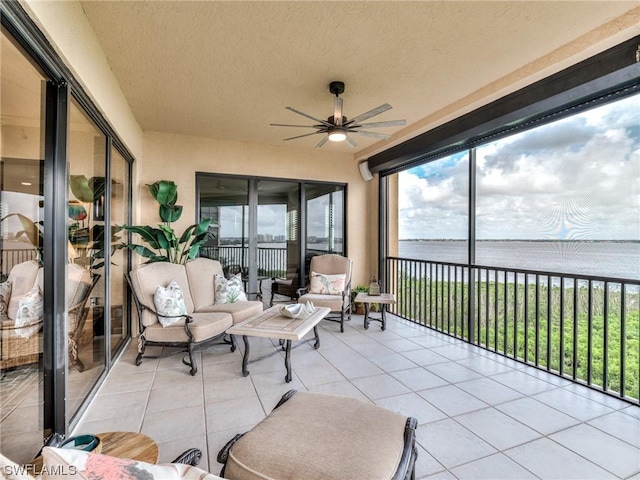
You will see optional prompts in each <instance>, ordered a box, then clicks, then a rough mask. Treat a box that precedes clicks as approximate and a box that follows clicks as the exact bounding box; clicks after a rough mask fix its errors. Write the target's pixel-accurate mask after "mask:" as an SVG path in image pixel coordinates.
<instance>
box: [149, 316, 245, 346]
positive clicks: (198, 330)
mask: <svg viewBox="0 0 640 480" xmlns="http://www.w3.org/2000/svg"><path fill="white" fill-rule="evenodd" d="M192 317H193V323H190V324H189V331H190V332H191V334H192V335H193V341H194V342H201V341H203V340H207V339H209V338H211V337H215V336H216V335H220V334H221V333H224V331H225V330H226V329H227V328H229V327H230V326H231V325H233V320H232V319H231V315H229V314H228V313H193V314H192ZM144 337H145V338H146V339H147V340H149V341H150V342H188V341H189V337H188V336H187V332H185V330H184V321H180V322H177V323H174V324H173V325H170V326H168V327H163V326H162V325H161V324H160V323H154V324H153V325H149V326H147V328H146V329H145V331H144Z"/></svg>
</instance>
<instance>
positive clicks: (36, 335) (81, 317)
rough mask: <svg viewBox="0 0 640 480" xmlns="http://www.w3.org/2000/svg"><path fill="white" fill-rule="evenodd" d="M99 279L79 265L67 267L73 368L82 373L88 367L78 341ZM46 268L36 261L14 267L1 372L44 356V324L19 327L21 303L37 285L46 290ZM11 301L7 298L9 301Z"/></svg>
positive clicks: (0, 346)
mask: <svg viewBox="0 0 640 480" xmlns="http://www.w3.org/2000/svg"><path fill="white" fill-rule="evenodd" d="M98 278H99V276H95V277H94V278H93V280H92V277H91V273H90V272H89V270H87V269H86V268H83V267H81V266H79V265H74V264H69V265H68V266H67V284H66V298H67V305H68V313H67V318H68V322H67V331H68V339H69V365H70V366H71V367H74V368H76V369H78V370H80V371H82V370H83V369H84V365H82V362H81V361H80V360H79V358H78V341H79V338H80V333H81V332H82V329H83V327H84V324H85V320H86V318H87V312H88V309H87V307H86V303H87V300H88V298H89V295H90V293H91V289H92V288H93V286H94V285H95V282H96V281H97V279H98ZM42 280H43V269H42V266H41V265H40V264H39V263H38V262H37V261H35V260H29V261H26V262H22V263H19V264H17V265H14V267H13V268H12V269H11V272H10V273H9V277H8V278H7V283H10V284H11V287H10V291H11V295H10V297H9V299H8V302H7V312H6V313H7V317H8V318H7V319H5V320H3V321H2V330H1V333H2V334H1V336H0V369H7V368H11V367H17V366H20V365H27V364H30V363H36V362H38V361H39V359H40V354H41V353H42V322H43V319H42V318H40V320H39V321H38V322H37V323H35V324H33V325H32V326H29V327H22V328H17V327H16V325H15V321H16V317H17V314H18V308H19V306H20V301H21V300H22V299H23V298H24V297H25V295H27V294H28V293H29V292H30V291H31V290H32V289H33V288H34V286H36V285H38V286H39V287H40V291H42V285H43V284H42ZM5 300H7V299H5Z"/></svg>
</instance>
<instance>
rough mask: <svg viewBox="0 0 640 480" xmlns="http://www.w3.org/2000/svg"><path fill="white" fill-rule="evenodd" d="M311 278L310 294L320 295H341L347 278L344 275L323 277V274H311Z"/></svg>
mask: <svg viewBox="0 0 640 480" xmlns="http://www.w3.org/2000/svg"><path fill="white" fill-rule="evenodd" d="M310 278H311V281H310V284H309V292H310V293H319V294H321V295H340V294H341V293H342V292H343V291H344V282H345V278H346V275H345V274H344V273H339V274H337V275H323V274H322V273H316V272H311V277H310Z"/></svg>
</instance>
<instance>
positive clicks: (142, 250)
mask: <svg viewBox="0 0 640 480" xmlns="http://www.w3.org/2000/svg"><path fill="white" fill-rule="evenodd" d="M127 248H128V249H129V250H131V251H132V252H135V253H137V254H138V255H140V256H141V257H144V258H148V259H149V261H150V262H168V261H169V259H168V258H167V257H166V256H164V255H158V254H157V253H156V252H154V251H153V250H149V249H148V248H147V247H145V246H144V245H136V244H134V243H130V244H129V245H127Z"/></svg>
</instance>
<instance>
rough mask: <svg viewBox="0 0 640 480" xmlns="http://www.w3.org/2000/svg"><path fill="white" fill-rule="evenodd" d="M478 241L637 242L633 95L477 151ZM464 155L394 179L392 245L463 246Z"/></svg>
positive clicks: (639, 191) (639, 214)
mask: <svg viewBox="0 0 640 480" xmlns="http://www.w3.org/2000/svg"><path fill="white" fill-rule="evenodd" d="M476 158H477V180H476V182H477V186H476V187H477V189H476V192H477V195H476V199H477V200H476V201H477V209H476V212H477V214H476V215H477V216H476V235H477V238H478V239H550V240H551V239H552V240H557V239H564V240H568V239H581V240H640V95H635V96H633V97H630V98H627V99H623V100H621V101H617V102H615V103H610V104H607V105H603V106H600V107H598V108H594V109H591V110H588V111H586V112H583V113H581V114H578V115H575V116H572V117H569V118H565V119H562V120H559V121H556V122H554V123H551V124H548V125H544V126H541V127H537V128H535V129H533V130H530V131H528V132H522V133H519V134H516V135H512V136H510V137H507V138H504V139H501V140H498V141H496V142H493V143H490V144H486V145H483V146H482V147H479V148H478V149H477V151H476ZM468 168H469V165H468V159H467V153H466V152H461V153H459V154H455V155H453V156H450V157H447V158H444V159H440V160H437V161H435V162H431V163H429V164H425V165H421V166H418V167H415V168H413V169H411V170H407V171H404V172H401V173H400V174H399V192H400V193H399V195H400V198H399V208H400V223H399V229H400V231H399V234H400V235H399V238H400V239H415V238H423V239H465V238H466V237H467V228H468V227H467V223H468V215H467V211H468V194H467V191H468Z"/></svg>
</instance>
